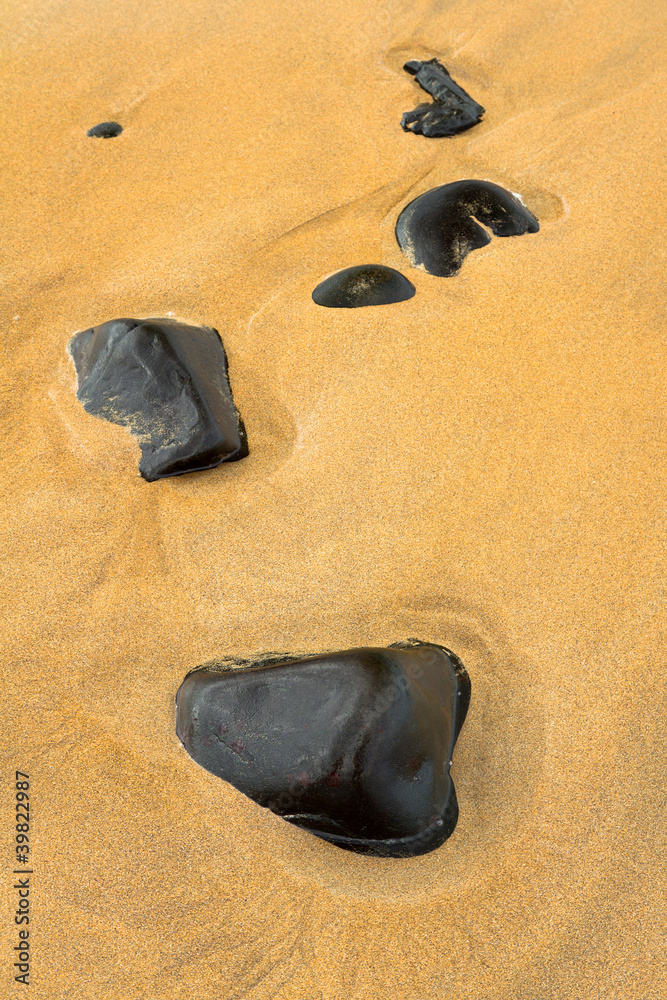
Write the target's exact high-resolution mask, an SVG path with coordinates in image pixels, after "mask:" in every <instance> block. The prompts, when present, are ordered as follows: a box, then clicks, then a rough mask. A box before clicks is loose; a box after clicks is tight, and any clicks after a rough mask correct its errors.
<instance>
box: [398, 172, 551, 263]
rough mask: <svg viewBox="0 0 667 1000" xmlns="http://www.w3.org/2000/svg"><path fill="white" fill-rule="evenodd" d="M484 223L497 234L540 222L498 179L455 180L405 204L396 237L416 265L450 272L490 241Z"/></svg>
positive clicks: (516, 233) (518, 231)
mask: <svg viewBox="0 0 667 1000" xmlns="http://www.w3.org/2000/svg"><path fill="white" fill-rule="evenodd" d="M475 220H477V221H475ZM479 223H481V225H479ZM483 226H486V227H487V228H488V229H490V230H491V232H492V233H493V235H494V236H521V235H523V234H524V233H536V232H538V230H539V228H540V224H539V222H538V221H537V219H536V218H535V216H534V215H533V214H532V212H529V211H528V209H527V208H526V206H525V205H522V204H521V202H520V201H519V200H518V199H517V198H515V197H514V195H512V194H511V193H510V192H509V191H506V190H505V189H504V188H501V187H499V186H498V185H497V184H491V183H490V182H489V181H455V182H454V183H453V184H443V185H442V186H441V187H437V188H433V189H432V190H431V191H427V192H426V193H425V194H422V195H420V196H419V197H418V198H415V200H414V201H411V202H410V204H409V205H406V207H405V208H404V209H403V211H402V212H401V214H400V215H399V217H398V221H397V223H396V239H397V240H398V244H399V246H400V248H401V250H402V251H403V253H404V254H405V255H406V256H407V257H408V258H409V260H410V263H411V264H412V266H413V267H423V268H424V270H425V271H428V273H429V274H436V275H438V276H440V277H443V278H449V277H451V276H452V275H454V274H457V273H458V272H459V271H460V269H461V265H462V264H463V261H464V259H465V258H466V256H467V255H468V254H469V253H470V251H471V250H476V249H478V248H479V247H484V246H486V245H487V243H490V242H491V237H490V236H489V234H488V233H487V232H486V229H483V228H482V227H483Z"/></svg>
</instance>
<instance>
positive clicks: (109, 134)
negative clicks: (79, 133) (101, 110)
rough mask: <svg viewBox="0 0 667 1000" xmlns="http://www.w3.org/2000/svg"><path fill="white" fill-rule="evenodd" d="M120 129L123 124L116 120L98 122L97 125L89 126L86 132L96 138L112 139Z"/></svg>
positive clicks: (118, 133)
mask: <svg viewBox="0 0 667 1000" xmlns="http://www.w3.org/2000/svg"><path fill="white" fill-rule="evenodd" d="M122 131H123V126H122V125H119V124H118V122H100V124H99V125H93V127H92V128H89V129H88V133H87V134H88V135H90V136H93V138H96V139H114V138H115V137H116V136H117V135H120V133H121V132H122Z"/></svg>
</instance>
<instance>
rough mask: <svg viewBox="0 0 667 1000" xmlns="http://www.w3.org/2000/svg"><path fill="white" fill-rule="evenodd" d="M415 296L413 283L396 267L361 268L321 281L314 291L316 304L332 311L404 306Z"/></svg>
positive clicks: (367, 265)
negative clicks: (405, 302)
mask: <svg viewBox="0 0 667 1000" xmlns="http://www.w3.org/2000/svg"><path fill="white" fill-rule="evenodd" d="M414 294H415V286H414V285H413V284H412V282H411V281H408V279H407V278H406V277H405V275H403V274H401V272H400V271H395V270H394V268H393V267H384V266H383V265H382V264H358V265H357V266H356V267H347V268H345V270H344V271H337V272H336V274H332V275H330V276H329V277H328V278H325V279H324V281H321V282H320V284H319V285H318V286H317V287H316V288H315V290H314V291H313V301H315V302H316V303H317V304H318V306H329V307H330V308H333V309H356V308H358V307H359V306H382V305H388V304H389V303H391V302H404V301H405V300H406V299H411V298H412V296H413V295H414Z"/></svg>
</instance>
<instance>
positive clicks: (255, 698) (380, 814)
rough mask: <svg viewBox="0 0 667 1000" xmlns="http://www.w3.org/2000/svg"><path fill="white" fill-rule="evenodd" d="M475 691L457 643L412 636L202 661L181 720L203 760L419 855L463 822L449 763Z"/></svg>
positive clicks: (325, 832) (301, 818) (306, 816)
mask: <svg viewBox="0 0 667 1000" xmlns="http://www.w3.org/2000/svg"><path fill="white" fill-rule="evenodd" d="M245 662H246V664H247V661H245ZM469 700H470V681H469V679H468V675H467V673H466V671H465V669H464V667H463V664H462V663H461V662H460V660H459V659H458V658H457V657H456V656H455V655H454V653H452V652H450V651H449V650H448V649H445V648H444V647H443V646H436V645H432V644H430V643H422V642H419V641H417V640H409V641H408V642H405V643H396V645H394V646H390V647H388V648H386V649H376V648H360V649H348V650H344V651H343V652H338V653H326V654H322V655H320V656H309V657H306V658H303V659H297V660H294V659H289V660H287V659H286V658H283V660H282V662H277V663H276V662H275V660H274V661H271V660H269V661H268V662H267V661H266V660H265V661H261V662H259V663H256V664H251V665H249V666H248V665H245V666H243V667H242V668H235V669H230V668H229V666H225V665H221V664H209V665H206V666H204V667H200V668H199V669H197V670H195V671H193V672H192V673H190V674H188V676H187V677H186V678H185V680H184V681H183V683H182V684H181V687H180V689H179V691H178V695H177V698H176V704H177V723H176V731H177V734H178V736H179V738H180V740H181V741H182V743H183V745H184V746H185V748H186V750H187V751H188V753H189V754H190V756H191V757H193V758H194V759H195V760H196V761H197V762H198V763H199V764H201V765H202V767H205V768H206V769H207V770H208V771H211V772H212V773H213V774H216V775H218V776H219V777H220V778H223V779H224V780H225V781H228V782H230V784H232V785H234V787H235V788H238V789H239V790H240V791H242V792H243V793H244V794H245V795H248V796H249V797H250V798H251V799H254V801H255V802H257V803H259V805H261V806H265V807H266V808H269V809H271V810H273V812H275V813H277V814H278V815H280V816H282V817H283V818H284V819H286V820H289V822H291V823H295V824H296V825H297V826H300V827H303V828H305V829H306V830H309V831H310V832H311V833H314V834H316V835H317V836H318V837H322V838H324V839H325V840H328V841H331V842H332V843H334V844H337V845H338V846H340V847H345V848H348V849H350V850H353V851H360V852H362V853H366V854H374V855H378V856H384V857H410V856H413V855H416V854H425V853H426V852H427V851H432V850H433V849H434V848H436V847H439V846H440V844H442V843H443V841H444V840H446V839H447V837H449V836H450V834H451V833H452V831H453V830H454V827H455V826H456V820H457V817H458V806H457V802H456V794H455V792H454V785H453V782H452V779H451V777H450V774H449V768H450V764H451V758H452V752H453V749H454V744H455V743H456V738H457V736H458V734H459V731H460V729H461V726H462V725H463V720H464V719H465V715H466V711H467V708H468V702H469Z"/></svg>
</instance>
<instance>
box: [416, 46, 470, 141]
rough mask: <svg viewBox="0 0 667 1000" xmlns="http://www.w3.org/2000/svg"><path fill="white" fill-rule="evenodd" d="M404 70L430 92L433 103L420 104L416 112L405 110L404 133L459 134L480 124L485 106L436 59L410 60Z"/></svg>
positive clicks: (423, 88) (434, 136)
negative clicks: (460, 84) (424, 60)
mask: <svg viewBox="0 0 667 1000" xmlns="http://www.w3.org/2000/svg"><path fill="white" fill-rule="evenodd" d="M403 69H404V70H405V71H406V72H407V73H411V74H412V75H413V76H414V77H415V79H416V81H417V83H418V84H419V86H420V87H421V88H422V90H425V91H426V93H427V94H430V95H431V97H432V98H433V99H434V102H435V103H434V104H420V105H419V107H417V108H415V110H414V111H406V112H405V114H404V115H403V118H402V119H401V125H402V127H403V130H404V131H405V132H415V133H418V134H420V135H426V136H429V137H431V138H441V137H442V136H447V135H456V134H457V132H465V130H466V129H468V128H472V127H473V125H477V123H478V122H479V121H480V119H481V117H482V115H483V114H484V108H483V107H482V105H481V104H478V103H477V101H473V99H472V97H471V96H470V94H467V93H466V92H465V90H464V89H463V87H460V86H459V85H458V83H456V81H455V80H452V78H451V76H450V75H449V73H448V72H447V70H446V69H445V67H444V66H443V65H442V63H439V62H438V60H437V59H429V60H428V61H427V62H420V61H419V60H418V59H411V60H410V62H406V64H405V66H404V67H403Z"/></svg>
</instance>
